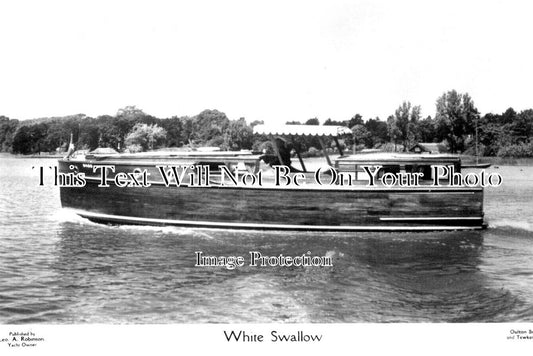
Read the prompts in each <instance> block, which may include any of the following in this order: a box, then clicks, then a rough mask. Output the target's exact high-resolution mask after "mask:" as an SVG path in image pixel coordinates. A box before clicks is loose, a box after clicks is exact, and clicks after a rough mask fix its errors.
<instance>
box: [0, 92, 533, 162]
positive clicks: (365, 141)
mask: <svg viewBox="0 0 533 356" xmlns="http://www.w3.org/2000/svg"><path fill="white" fill-rule="evenodd" d="M420 112H421V110H420V106H416V105H412V104H411V103H410V102H408V101H404V102H403V103H402V104H401V105H399V107H398V108H397V110H396V111H395V112H394V114H393V115H390V116H389V117H388V118H387V120H386V121H381V120H380V119H379V118H369V119H366V120H364V119H363V117H362V116H361V115H360V114H355V115H353V116H352V117H351V118H350V119H348V120H344V121H335V120H332V119H327V120H326V121H325V122H324V125H341V126H346V127H349V128H350V129H352V135H351V136H349V137H345V138H344V139H343V140H341V145H342V146H344V147H345V148H350V149H353V148H356V149H362V148H379V149H385V150H402V151H405V150H407V149H409V148H410V147H411V146H412V145H414V144H415V143H417V142H444V143H446V144H447V145H448V147H449V148H450V151H452V152H459V153H466V154H474V153H475V151H476V150H475V147H476V144H475V143H476V135H477V142H478V145H477V148H478V152H479V154H480V155H484V156H513V157H533V141H532V140H531V138H532V137H533V109H528V110H524V111H521V112H516V111H515V110H513V109H512V108H509V109H507V110H506V111H505V112H503V113H502V114H492V113H488V114H486V115H484V116H480V115H479V112H478V110H477V109H476V107H475V105H474V102H473V100H472V98H471V97H470V96H469V95H468V94H461V93H458V92H457V91H455V90H451V91H448V92H445V93H443V94H442V95H441V96H440V97H439V98H438V99H437V101H436V113H435V117H434V118H432V117H431V116H428V117H426V118H425V119H422V118H421V115H420ZM260 123H262V122H260V121H254V122H252V124H248V123H247V122H246V120H245V119H244V118H240V119H238V120H230V119H229V118H228V117H227V116H226V115H225V114H224V113H223V112H220V111H218V110H204V111H202V112H201V113H199V114H198V115H195V116H182V117H178V116H173V117H171V118H165V119H159V118H156V117H153V116H151V115H148V114H146V113H144V112H143V111H142V110H141V109H139V108H137V107H135V106H127V107H125V108H122V109H120V110H118V112H117V113H116V114H115V115H114V116H110V115H102V116H98V117H96V118H92V117H87V116H85V115H83V114H78V115H71V116H67V117H52V118H42V119H34V120H26V121H18V120H14V119H9V118H7V117H5V116H0V149H1V150H2V151H3V152H14V153H22V154H31V153H37V152H55V151H56V150H59V151H61V150H63V151H64V150H66V149H67V146H68V142H69V139H70V135H71V134H73V138H74V143H75V144H76V147H77V148H78V149H89V150H92V149H95V148H97V147H112V148H114V149H116V150H118V151H123V150H125V149H126V148H128V149H129V150H130V151H137V150H149V149H154V148H157V147H182V146H191V147H198V146H216V147H220V148H221V149H224V150H240V149H251V148H252V147H253V148H254V149H261V147H263V148H264V147H267V146H268V145H267V146H265V145H264V144H263V143H264V141H266V140H267V138H266V137H261V136H254V135H253V134H252V127H253V126H254V125H256V124H260ZM289 123H290V124H300V122H298V121H293V122H288V124H289ZM305 123H306V124H309V125H319V124H320V121H319V120H318V118H316V117H315V118H310V119H309V120H307V121H306V122H305ZM324 142H325V144H326V146H333V144H334V143H333V142H332V141H331V140H327V139H326V140H324ZM295 146H297V147H298V148H299V149H300V150H302V151H308V150H310V149H312V148H313V149H316V148H320V144H319V141H318V139H317V138H316V137H305V138H302V137H300V138H297V139H296V142H295Z"/></svg>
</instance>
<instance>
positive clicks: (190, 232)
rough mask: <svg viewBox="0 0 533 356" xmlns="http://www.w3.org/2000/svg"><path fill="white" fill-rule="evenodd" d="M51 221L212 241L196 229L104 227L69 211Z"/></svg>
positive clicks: (57, 213)
mask: <svg viewBox="0 0 533 356" xmlns="http://www.w3.org/2000/svg"><path fill="white" fill-rule="evenodd" d="M53 220H55V221H58V222H66V223H74V224H81V225H91V226H95V227H100V228H107V229H119V230H127V231H135V232H137V231H138V232H152V233H160V234H164V235H167V234H169V235H180V236H181V235H183V236H198V237H201V238H206V239H213V238H214V237H213V236H211V235H210V234H208V233H205V232H203V231H199V230H198V229H193V228H187V227H179V226H150V225H106V224H99V223H96V222H92V221H90V220H89V219H87V218H84V217H81V216H79V215H78V214H76V212H74V211H73V210H71V209H68V208H67V209H60V210H58V211H57V212H55V213H54V215H53Z"/></svg>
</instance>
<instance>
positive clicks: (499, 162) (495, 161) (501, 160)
mask: <svg viewBox="0 0 533 356" xmlns="http://www.w3.org/2000/svg"><path fill="white" fill-rule="evenodd" d="M65 155H66V153H60V154H42V155H37V154H31V155H23V154H13V153H8V152H0V158H3V157H6V158H7V157H10V158H46V159H59V158H63V157H65ZM459 157H461V160H462V162H463V163H464V164H473V163H476V157H475V156H469V155H459ZM478 161H479V163H480V164H481V163H490V164H491V165H492V166H533V158H531V157H529V158H528V157H479V159H478Z"/></svg>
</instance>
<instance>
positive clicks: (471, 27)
mask: <svg viewBox="0 0 533 356" xmlns="http://www.w3.org/2000/svg"><path fill="white" fill-rule="evenodd" d="M532 10H533V1H512V0H505V1H496V0H489V1H466V0H462V1H455V0H446V1H442V0H440V1H427V0H426V1H375V0H374V1H358V0H352V1H341V0H327V1H326V0H325V1H289V0H285V1H273V0H269V1H252V0H248V1H228V0H219V1H215V0H213V1H198V0H195V1H154V0H151V1H111V0H106V1H94V0H93V1H84V2H81V1H72V0H69V1H50V0H47V1H42V0H41V1H39V0H35V1H24V0H17V1H5V0H0V46H1V47H0V48H1V51H0V115H6V116H8V117H10V118H18V119H30V118H37V117H45V116H64V115H70V114H77V113H84V114H87V115H90V116H93V117H95V116H98V115H103V114H110V115H114V114H115V113H116V112H117V110H118V109H119V108H121V107H124V106H127V105H136V106H137V107H139V108H141V109H142V110H144V111H145V112H146V113H148V114H151V115H154V116H157V117H160V118H164V117H170V116H173V115H178V116H182V115H190V116H192V115H195V114H197V113H199V112H200V111H202V110H204V109H218V110H220V111H223V112H225V113H226V114H227V115H228V117H229V118H230V119H238V118H239V117H245V118H246V119H247V121H248V122H251V121H253V120H265V122H266V123H283V122H285V121H288V120H299V121H306V120H307V119H309V118H311V117H318V118H319V119H320V121H321V122H324V121H325V120H326V119H328V118H332V119H334V120H347V119H349V118H350V117H352V116H353V115H354V114H356V113H360V114H361V115H363V117H364V118H365V119H367V118H369V117H376V116H379V117H380V118H381V119H382V120H385V119H386V118H387V116H389V115H391V114H393V113H394V111H395V109H396V108H397V107H398V106H399V105H400V104H401V103H402V101H404V100H407V101H410V102H411V103H412V104H413V105H421V106H422V114H423V116H427V115H431V116H434V114H435V101H436V99H437V97H438V96H440V95H441V94H442V93H444V92H445V91H448V90H451V89H456V90H457V91H459V92H462V93H464V92H468V93H469V94H470V95H471V96H472V98H473V100H474V103H475V104H476V106H477V108H478V109H479V110H480V112H481V113H483V114H484V113H487V112H494V113H501V112H503V111H504V110H506V109H507V108H508V107H513V108H514V109H515V110H516V111H520V110H524V109H528V108H533V90H532V89H531V87H532V85H533V45H532V42H533V21H532V19H531V18H532V15H533V11H532Z"/></svg>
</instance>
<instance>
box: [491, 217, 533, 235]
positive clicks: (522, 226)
mask: <svg viewBox="0 0 533 356" xmlns="http://www.w3.org/2000/svg"><path fill="white" fill-rule="evenodd" d="M489 227H490V228H497V229H499V228H511V229H513V230H522V231H525V232H533V223H531V222H529V221H523V220H522V221H520V220H510V219H495V220H490V221H489Z"/></svg>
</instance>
